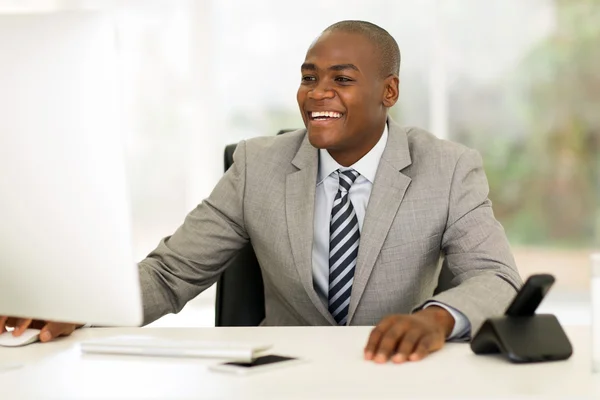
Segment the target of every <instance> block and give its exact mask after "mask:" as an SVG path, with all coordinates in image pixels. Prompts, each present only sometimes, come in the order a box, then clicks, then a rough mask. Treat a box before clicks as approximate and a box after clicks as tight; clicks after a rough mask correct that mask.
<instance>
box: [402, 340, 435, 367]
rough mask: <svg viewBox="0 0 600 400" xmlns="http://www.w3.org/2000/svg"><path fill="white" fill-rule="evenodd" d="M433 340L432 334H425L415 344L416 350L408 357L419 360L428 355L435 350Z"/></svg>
mask: <svg viewBox="0 0 600 400" xmlns="http://www.w3.org/2000/svg"><path fill="white" fill-rule="evenodd" d="M433 342H434V340H433V338H432V337H431V335H427V336H423V337H422V338H421V340H419V342H418V343H417V345H416V346H415V350H414V351H413V353H412V354H411V355H410V356H409V357H408V359H409V360H410V361H419V360H422V359H424V358H425V357H427V356H428V355H429V353H431V352H432V351H435V350H434V347H433Z"/></svg>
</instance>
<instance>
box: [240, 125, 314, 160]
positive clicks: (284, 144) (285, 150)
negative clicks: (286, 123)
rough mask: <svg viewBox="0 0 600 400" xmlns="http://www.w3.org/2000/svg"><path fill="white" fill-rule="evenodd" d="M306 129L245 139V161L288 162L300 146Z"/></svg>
mask: <svg viewBox="0 0 600 400" xmlns="http://www.w3.org/2000/svg"><path fill="white" fill-rule="evenodd" d="M305 136H306V129H298V130H295V131H292V132H288V133H285V134H281V135H277V136H259V137H255V138H252V139H248V140H246V163H251V162H253V161H259V162H261V163H265V162H274V161H276V162H283V163H289V162H290V161H291V160H292V159H293V158H294V156H295V155H296V153H297V152H298V149H299V148H300V145H301V144H302V141H303V140H304V137H305Z"/></svg>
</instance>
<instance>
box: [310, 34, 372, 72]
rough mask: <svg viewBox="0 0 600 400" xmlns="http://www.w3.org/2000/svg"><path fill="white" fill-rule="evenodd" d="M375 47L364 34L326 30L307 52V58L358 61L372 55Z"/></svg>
mask: <svg viewBox="0 0 600 400" xmlns="http://www.w3.org/2000/svg"><path fill="white" fill-rule="evenodd" d="M374 53H375V48H374V46H373V44H372V43H370V41H369V40H368V39H367V38H365V37H364V36H362V35H360V34H357V33H348V32H325V33H323V34H321V36H319V37H317V38H316V39H315V40H314V41H313V43H312V44H311V46H310V47H309V49H308V51H307V53H306V60H307V61H308V60H312V59H315V58H322V59H327V60H330V61H331V63H336V64H337V63H341V64H346V63H356V62H359V61H360V60H361V59H363V58H366V57H372V56H373V55H374Z"/></svg>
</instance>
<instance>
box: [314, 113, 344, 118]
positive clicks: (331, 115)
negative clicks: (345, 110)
mask: <svg viewBox="0 0 600 400" xmlns="http://www.w3.org/2000/svg"><path fill="white" fill-rule="evenodd" d="M341 116H342V114H340V113H338V112H335V111H314V112H312V113H311V117H313V118H319V117H327V118H340V117H341Z"/></svg>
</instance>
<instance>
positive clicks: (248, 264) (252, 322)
mask: <svg viewBox="0 0 600 400" xmlns="http://www.w3.org/2000/svg"><path fill="white" fill-rule="evenodd" d="M292 130H293V129H284V130H281V131H279V132H278V133H277V134H278V135H280V134H282V133H286V132H291V131H292ZM236 147H237V144H230V145H228V146H226V147H225V159H224V164H225V171H227V170H228V169H229V167H231V165H232V164H233V153H234V152H235V149H236ZM264 318H265V290H264V285H263V279H262V273H261V271H260V265H259V264H258V260H257V259H256V255H255V254H254V249H253V248H252V243H248V244H247V245H246V246H244V248H243V249H242V250H241V251H240V252H239V253H238V254H237V255H236V256H235V257H233V259H232V260H231V261H229V263H228V265H227V268H225V270H224V271H223V273H222V274H221V277H220V278H219V280H218V281H217V299H216V303H215V326H258V324H260V322H261V321H262V320H263V319H264Z"/></svg>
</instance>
